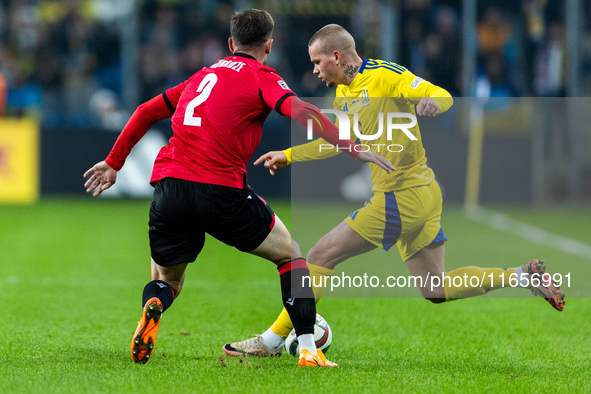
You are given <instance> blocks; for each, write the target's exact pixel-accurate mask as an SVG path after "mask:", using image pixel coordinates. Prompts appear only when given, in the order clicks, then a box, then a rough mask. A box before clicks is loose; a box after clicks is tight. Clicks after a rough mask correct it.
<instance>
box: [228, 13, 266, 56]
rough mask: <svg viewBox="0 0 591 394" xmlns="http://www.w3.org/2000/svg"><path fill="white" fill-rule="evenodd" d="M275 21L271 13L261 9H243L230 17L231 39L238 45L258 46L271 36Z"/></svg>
mask: <svg viewBox="0 0 591 394" xmlns="http://www.w3.org/2000/svg"><path fill="white" fill-rule="evenodd" d="M274 26H275V22H273V18H272V17H271V14H269V13H268V12H267V11H263V10H256V9H254V8H253V9H250V10H244V11H241V12H237V13H236V14H235V15H234V16H233V17H232V19H230V33H231V34H232V40H234V43H235V44H236V45H237V46H240V47H253V46H259V45H261V44H264V43H265V42H267V40H268V39H270V38H271V37H272V36H273V27H274Z"/></svg>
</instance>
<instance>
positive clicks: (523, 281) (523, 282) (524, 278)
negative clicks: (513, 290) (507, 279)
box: [513, 267, 529, 287]
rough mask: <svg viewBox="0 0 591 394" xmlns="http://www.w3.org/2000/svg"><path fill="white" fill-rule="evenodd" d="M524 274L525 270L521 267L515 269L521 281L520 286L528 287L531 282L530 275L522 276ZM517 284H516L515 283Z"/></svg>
mask: <svg viewBox="0 0 591 394" xmlns="http://www.w3.org/2000/svg"><path fill="white" fill-rule="evenodd" d="M522 273H523V269H522V268H521V267H517V268H515V275H517V280H518V281H519V286H521V287H527V282H529V274H527V275H521V274H522ZM513 283H515V282H513Z"/></svg>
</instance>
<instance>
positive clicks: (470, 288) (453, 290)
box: [444, 266, 515, 301]
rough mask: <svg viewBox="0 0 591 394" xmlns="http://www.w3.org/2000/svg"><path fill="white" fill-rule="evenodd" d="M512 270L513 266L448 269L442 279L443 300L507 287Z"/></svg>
mask: <svg viewBox="0 0 591 394" xmlns="http://www.w3.org/2000/svg"><path fill="white" fill-rule="evenodd" d="M514 272H515V268H507V269H504V268H481V267H474V266H470V267H462V268H458V269H456V270H453V271H449V272H448V273H447V274H446V275H445V280H444V285H445V300H446V301H453V300H457V299H459V298H470V297H475V296H479V295H483V294H486V293H488V292H489V291H491V290H496V289H501V288H503V287H508V286H509V275H511V274H512V273H514ZM459 278H461V280H460V279H459ZM454 279H455V280H454ZM477 279H478V280H477Z"/></svg>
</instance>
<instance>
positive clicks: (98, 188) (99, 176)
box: [84, 161, 117, 197]
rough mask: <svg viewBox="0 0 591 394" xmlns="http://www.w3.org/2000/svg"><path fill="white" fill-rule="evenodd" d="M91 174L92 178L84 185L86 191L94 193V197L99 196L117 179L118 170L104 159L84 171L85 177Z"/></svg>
mask: <svg viewBox="0 0 591 394" xmlns="http://www.w3.org/2000/svg"><path fill="white" fill-rule="evenodd" d="M91 175H92V176H91ZM89 176H90V179H89V180H87V181H86V183H85V184H84V187H85V188H86V193H92V196H93V197H98V196H99V195H100V194H101V193H102V192H104V191H105V190H107V189H108V188H110V187H111V186H113V185H114V184H115V182H116V181H117V171H116V170H115V169H113V168H112V167H111V166H110V165H108V164H107V163H106V162H104V161H101V162H99V163H96V164H95V165H94V166H92V168H90V169H89V170H88V171H86V172H85V173H84V178H87V177H89ZM93 191H94V193H93Z"/></svg>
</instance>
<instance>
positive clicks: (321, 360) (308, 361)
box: [298, 349, 338, 367]
mask: <svg viewBox="0 0 591 394" xmlns="http://www.w3.org/2000/svg"><path fill="white" fill-rule="evenodd" d="M316 353H317V354H316V356H314V355H313V354H312V353H310V351H309V350H308V349H303V350H302V351H301V352H300V361H298V366H299V367H338V365H337V364H335V363H333V362H331V361H328V360H327V359H326V357H324V354H323V353H322V350H320V349H318V350H316Z"/></svg>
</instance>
